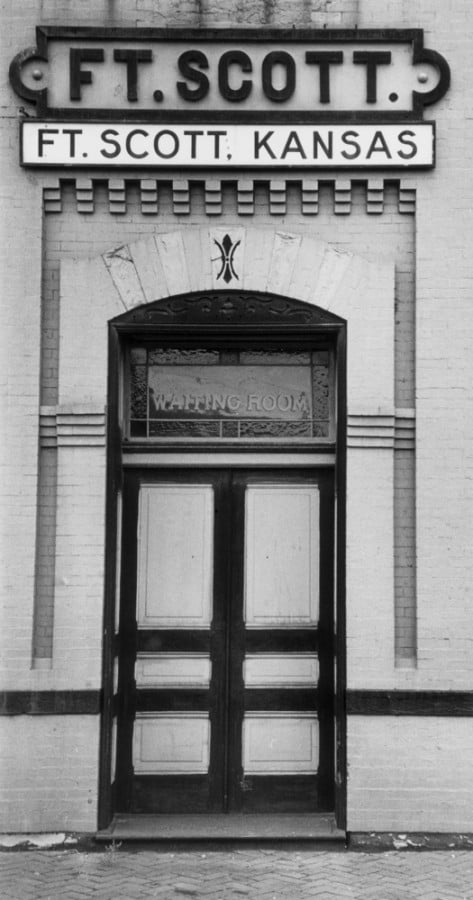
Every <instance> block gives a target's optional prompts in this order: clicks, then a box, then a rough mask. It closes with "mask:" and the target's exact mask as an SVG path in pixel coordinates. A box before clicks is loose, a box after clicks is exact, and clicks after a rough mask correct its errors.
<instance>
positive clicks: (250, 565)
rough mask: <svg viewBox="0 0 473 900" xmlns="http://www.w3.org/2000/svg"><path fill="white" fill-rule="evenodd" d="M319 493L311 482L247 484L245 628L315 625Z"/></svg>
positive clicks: (317, 578)
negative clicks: (296, 483)
mask: <svg viewBox="0 0 473 900" xmlns="http://www.w3.org/2000/svg"><path fill="white" fill-rule="evenodd" d="M318 530H319V495H318V490H317V488H316V487H314V486H313V485H304V486H296V485H290V486H288V485H286V484H283V485H275V484H267V485H261V486H260V485H258V486H253V485H250V486H248V487H247V489H246V503H245V601H244V617H245V622H246V626H247V627H248V628H271V627H272V628H274V627H276V626H277V627H291V626H292V627H294V626H296V627H297V626H301V625H305V626H307V625H315V624H316V623H317V621H318V616H319V539H318Z"/></svg>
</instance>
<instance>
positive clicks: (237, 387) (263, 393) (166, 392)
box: [128, 346, 333, 441]
mask: <svg viewBox="0 0 473 900" xmlns="http://www.w3.org/2000/svg"><path fill="white" fill-rule="evenodd" d="M128 358H129V385H130V386H129V400H128V418H129V423H128V434H129V437H130V438H132V439H143V438H148V439H154V440H159V439H167V440H169V439H177V440H179V439H189V438H190V439H206V440H217V441H218V440H222V439H223V440H239V439H244V440H246V441H248V440H251V441H258V440H262V439H266V440H274V439H293V440H294V439H304V440H312V441H314V440H317V441H320V440H322V441H324V440H325V441H327V440H330V439H331V438H332V432H333V421H332V419H333V414H332V409H333V397H332V393H333V386H332V383H333V379H332V374H331V372H332V358H331V353H330V351H328V350H316V351H313V352H311V351H291V350H286V349H283V348H277V347H275V348H273V349H264V350H260V349H251V350H248V349H245V350H240V351H235V350H232V351H231V352H228V351H226V350H222V351H219V350H213V349H212V350H209V349H206V348H196V349H194V348H193V349H181V348H176V347H157V346H152V347H147V346H133V347H132V348H131V349H130V353H129V357H128Z"/></svg>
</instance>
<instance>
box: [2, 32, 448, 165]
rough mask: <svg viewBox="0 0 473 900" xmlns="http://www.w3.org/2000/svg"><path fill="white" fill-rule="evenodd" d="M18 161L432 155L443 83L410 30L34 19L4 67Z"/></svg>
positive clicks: (267, 161) (412, 161)
mask: <svg viewBox="0 0 473 900" xmlns="http://www.w3.org/2000/svg"><path fill="white" fill-rule="evenodd" d="M10 77H11V81H12V84H13V87H14V89H15V90H16V92H17V93H18V94H19V95H20V96H21V97H23V99H25V100H28V101H30V102H32V103H35V104H36V106H37V112H38V119H27V120H26V121H24V122H23V123H22V163H23V165H34V166H47V165H53V166H58V165H70V166H75V167H77V166H108V167H109V166H134V167H137V166H139V167H145V166H152V167H157V166H158V167H170V166H183V165H185V166H191V167H196V166H208V165H211V166H238V167H242V166H252V167H253V166H264V167H269V166H271V167H274V166H278V167H287V166H293V167H294V166H297V167H301V168H321V167H323V168H330V167H332V168H333V167H337V168H338V167H350V168H353V167H359V166H364V167H377V168H380V167H382V168H392V167H401V166H402V167H407V166H417V167H426V166H432V165H433V163H434V131H433V124H432V123H425V122H423V121H422V118H423V110H424V107H425V106H426V105H428V104H431V103H434V102H435V101H436V100H439V99H440V98H441V97H442V96H443V95H444V93H445V91H446V90H447V88H448V85H449V80H450V72H449V67H448V64H447V62H446V61H445V59H444V58H443V57H442V56H440V54H438V53H436V52H435V51H432V50H426V49H425V48H424V46H423V32H422V31H421V30H419V29H412V30H404V31H400V30H389V31H358V30H355V31H337V30H333V31H329V30H323V31H316V30H314V31H295V30H292V31H264V30H257V31H252V30H248V29H245V30H240V31H235V30H232V31H229V30H213V31H180V30H173V29H166V30H163V29H160V30H158V29H135V30H123V29H91V28H69V29H65V28H51V27H47V28H38V29H37V47H35V48H30V49H28V50H25V51H23V52H22V53H19V54H18V55H17V56H16V57H15V59H14V60H13V62H12V64H11V67H10Z"/></svg>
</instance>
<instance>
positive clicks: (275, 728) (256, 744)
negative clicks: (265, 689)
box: [243, 712, 319, 775]
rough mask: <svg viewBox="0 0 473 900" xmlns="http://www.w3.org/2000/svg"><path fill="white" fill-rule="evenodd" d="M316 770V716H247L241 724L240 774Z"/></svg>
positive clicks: (278, 714)
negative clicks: (241, 756)
mask: <svg viewBox="0 0 473 900" xmlns="http://www.w3.org/2000/svg"><path fill="white" fill-rule="evenodd" d="M318 766H319V729H318V722H317V716H314V715H312V714H310V713H298V714H295V713H276V712H266V713H246V715H245V718H244V720H243V774H244V775H289V774H298V775H299V774H304V775H309V774H312V773H314V774H315V773H316V772H317V769H318Z"/></svg>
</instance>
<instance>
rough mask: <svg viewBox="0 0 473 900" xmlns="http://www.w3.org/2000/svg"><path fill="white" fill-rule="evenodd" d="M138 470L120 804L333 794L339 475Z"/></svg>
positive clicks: (269, 801) (326, 803) (300, 804)
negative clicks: (335, 494) (334, 486)
mask: <svg viewBox="0 0 473 900" xmlns="http://www.w3.org/2000/svg"><path fill="white" fill-rule="evenodd" d="M127 479H128V486H127V488H126V492H125V493H126V497H127V503H128V508H129V510H131V520H130V521H129V522H127V521H126V519H125V523H126V527H125V529H124V530H125V532H126V534H127V535H128V543H129V545H134V549H133V546H131V549H130V550H129V555H128V557H125V563H126V564H125V566H124V570H123V571H124V575H123V579H122V585H123V592H124V613H123V616H122V622H121V626H120V627H121V646H122V674H121V680H120V685H121V694H122V698H123V700H122V713H121V716H120V722H121V725H120V728H119V739H118V740H119V745H120V746H121V748H122V749H121V750H120V749H119V757H118V758H119V760H120V765H119V770H120V773H121V774H120V779H119V784H118V794H119V796H120V797H121V801H119V808H120V809H121V810H122V811H130V812H137V813H138V812H141V813H152V812H154V813H169V812H176V813H177V812H182V813H185V812H202V813H203V812H222V811H231V810H240V811H242V812H256V811H261V812H263V811H270V810H275V811H280V812H283V811H288V812H289V811H291V812H296V811H300V812H305V811H315V810H317V809H323V810H326V809H330V808H332V807H331V804H332V802H333V800H332V798H333V759H332V756H333V752H332V751H333V734H332V724H333V710H332V693H333V672H332V669H331V667H332V645H331V637H330V636H331V632H332V619H331V615H332V614H331V612H330V611H329V612H327V608H328V606H330V609H331V599H332V598H331V591H332V562H331V559H332V557H331V553H332V550H333V547H332V541H333V535H332V534H331V532H332V531H333V527H332V526H333V516H332V513H331V509H332V493H331V479H330V476H329V475H328V473H327V476H325V477H324V476H323V474H322V473H320V472H318V473H316V474H314V472H299V473H295V472H293V473H289V474H288V473H287V471H283V470H281V471H276V470H274V471H273V472H271V473H262V472H257V473H255V472H252V471H251V470H248V471H246V470H234V471H233V472H232V471H231V470H218V469H215V470H210V469H208V470H202V471H200V472H199V471H197V472H193V471H192V470H182V471H181V472H178V471H174V472H169V473H163V472H162V471H161V472H159V471H156V472H155V473H154V474H153V473H150V471H149V470H148V471H146V470H143V471H142V472H140V471H139V470H135V472H133V473H130V474H129V475H127ZM133 517H134V518H133ZM327 523H328V524H327ZM321 526H322V530H321ZM320 547H322V552H321V550H320ZM126 597H128V600H127V599H126ZM321 598H322V599H321ZM130 601H131V605H130ZM135 602H136V614H135V612H134V610H135ZM127 604H128V605H127ZM127 748H128V749H127Z"/></svg>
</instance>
